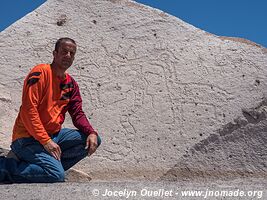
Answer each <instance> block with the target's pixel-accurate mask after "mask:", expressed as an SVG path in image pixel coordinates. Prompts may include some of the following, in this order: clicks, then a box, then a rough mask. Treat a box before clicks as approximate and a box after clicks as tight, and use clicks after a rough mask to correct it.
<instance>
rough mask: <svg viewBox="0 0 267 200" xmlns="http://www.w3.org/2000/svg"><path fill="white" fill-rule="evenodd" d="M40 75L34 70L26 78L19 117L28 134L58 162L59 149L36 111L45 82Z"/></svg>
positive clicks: (40, 72)
mask: <svg viewBox="0 0 267 200" xmlns="http://www.w3.org/2000/svg"><path fill="white" fill-rule="evenodd" d="M42 73H43V72H42V70H36V69H34V70H32V71H31V72H30V74H29V75H28V76H27V77H26V79H25V81H24V86H23V94H22V105H21V108H20V115H21V116H20V117H21V120H22V122H23V124H24V126H25V128H26V129H27V131H28V132H29V134H30V135H31V136H33V137H34V138H35V139H36V140H37V141H39V142H40V143H41V144H42V145H43V146H44V148H45V149H46V150H47V151H48V152H49V153H50V154H51V155H52V156H53V157H55V158H56V159H58V160H60V156H61V150H60V147H59V146H58V145H57V144H56V143H54V142H53V140H51V138H50V137H49V135H48V133H47V132H46V130H45V128H44V126H43V124H42V121H41V119H40V115H39V112H38V109H37V108H38V105H39V103H40V99H41V98H42V92H43V88H44V82H45V80H44V75H43V74H42Z"/></svg>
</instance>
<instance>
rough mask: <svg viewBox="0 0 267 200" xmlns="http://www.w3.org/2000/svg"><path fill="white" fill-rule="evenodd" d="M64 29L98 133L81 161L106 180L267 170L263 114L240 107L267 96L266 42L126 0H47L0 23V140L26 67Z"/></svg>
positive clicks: (48, 51) (46, 58)
mask: <svg viewBox="0 0 267 200" xmlns="http://www.w3.org/2000/svg"><path fill="white" fill-rule="evenodd" d="M64 36H68V37H71V38H73V39H75V40H76V42H77V44H78V52H77V56H76V60H75V63H74V65H73V67H72V69H70V71H69V73H70V74H72V76H73V77H74V78H75V79H76V81H77V82H78V83H79V85H80V90H81V92H82V96H83V101H84V104H83V105H84V106H83V108H84V110H85V112H86V114H87V116H88V117H89V120H90V122H91V123H92V125H93V126H94V127H95V128H96V129H97V130H98V131H99V133H100V135H101V136H102V139H103V144H102V145H101V147H100V148H99V150H98V152H97V153H96V154H94V155H93V156H92V157H91V158H89V159H85V160H84V161H82V162H81V163H80V164H79V165H77V166H76V168H77V169H79V170H82V171H84V172H86V173H89V176H90V177H92V178H93V179H103V180H108V179H159V178H160V179H164V180H166V179H168V180H176V179H177V177H178V178H179V176H185V177H187V178H192V176H194V177H198V176H200V177H211V176H213V177H216V178H223V177H224V176H223V172H225V173H226V174H229V173H232V172H233V173H234V175H235V176H243V175H244V174H245V175H246V176H248V175H252V176H254V175H257V176H266V173H267V169H266V165H267V156H266V151H267V150H266V137H267V136H266V123H267V122H266V119H265V118H266V117H265V114H263V115H264V117H263V118H261V120H260V121H259V122H258V121H257V123H254V122H250V121H249V119H247V118H246V116H245V115H246V114H244V110H246V109H251V108H256V107H257V106H258V105H260V103H261V102H264V99H265V97H266V92H267V90H266V89H267V87H266V84H267V76H266V75H267V53H266V49H265V48H263V47H260V46H258V45H254V44H253V43H244V42H239V41H233V39H227V38H225V37H223V38H220V37H218V36H215V35H211V34H209V33H207V32H205V31H202V30H200V29H197V28H195V27H193V26H191V25H189V24H186V23H185V22H183V21H181V20H179V19H177V18H175V17H172V16H170V15H167V14H165V13H163V12H161V11H159V10H156V9H152V8H149V7H145V6H143V5H140V4H137V3H135V2H133V1H128V0H88V1H83V0H76V1H71V0H48V1H47V2H46V3H45V4H43V5H42V6H41V7H39V8H38V9H37V10H35V11H34V12H32V13H30V14H29V15H27V16H25V17H24V18H23V19H21V20H19V21H18V22H16V23H15V24H13V25H12V26H11V27H9V28H7V29H6V30H4V31H3V32H1V33H0V54H1V57H0V64H1V72H0V87H1V90H0V127H1V130H0V137H1V139H0V144H1V146H3V147H5V148H7V147H8V145H9V143H10V136H11V132H12V126H13V123H14V120H15V118H16V114H17V112H18V109H19V106H20V102H21V89H22V84H23V79H24V77H25V76H26V74H27V73H28V71H29V70H30V68H32V67H33V66H34V65H36V64H38V63H50V62H51V60H52V51H53V48H54V43H55V41H56V40H57V39H58V38H60V37H64ZM257 112H258V111H257ZM249 113H251V112H249ZM260 113H264V111H262V112H260ZM238 119H242V120H241V122H240V121H238ZM234 120H235V121H234ZM236 120H237V121H238V122H236ZM240 123H241V124H240ZM236 124H238V125H236ZM230 125H231V126H233V127H236V126H237V127H238V128H236V129H235V128H234V130H232V128H227V127H228V126H230ZM65 126H66V127H70V126H71V121H70V120H69V119H68V120H67V122H66V123H65ZM196 169H198V170H197V171H196ZM209 170H212V172H210V173H207V171H209ZM191 172H192V173H191Z"/></svg>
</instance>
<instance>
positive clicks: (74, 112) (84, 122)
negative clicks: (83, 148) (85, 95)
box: [68, 79, 97, 135]
mask: <svg viewBox="0 0 267 200" xmlns="http://www.w3.org/2000/svg"><path fill="white" fill-rule="evenodd" d="M72 81H73V86H74V87H73V92H72V95H71V98H70V102H69V108H68V112H69V113H70V116H71V118H72V122H73V125H74V126H75V127H76V128H77V129H79V130H80V131H81V132H83V133H85V134H87V135H89V134H96V135H97V132H96V131H95V130H94V129H93V127H92V126H91V124H90V122H89V121H88V119H87V117H86V115H85V113H84V112H83V109H82V98H81V94H80V91H79V86H78V84H77V83H76V81H75V80H74V79H72Z"/></svg>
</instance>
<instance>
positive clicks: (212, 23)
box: [0, 0, 267, 47]
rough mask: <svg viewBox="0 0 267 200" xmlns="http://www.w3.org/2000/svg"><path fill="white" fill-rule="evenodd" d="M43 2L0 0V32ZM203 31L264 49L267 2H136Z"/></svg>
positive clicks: (165, 0) (197, 0)
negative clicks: (243, 39) (236, 39)
mask: <svg viewBox="0 0 267 200" xmlns="http://www.w3.org/2000/svg"><path fill="white" fill-rule="evenodd" d="M45 1H46V0H1V1H0V31H2V30H4V29H5V28H6V27H8V26H9V25H11V24H12V23H14V22H15V21H16V20H18V19H20V18H21V17H23V16H24V15H26V14H27V13H29V12H31V11H32V10H34V9H35V8H37V7H38V6H39V5H41V4H42V3H44V2H45ZM136 1H137V2H139V3H143V4H146V5H149V6H151V7H155V8H158V9H160V10H163V11H165V12H166V13H169V14H171V15H174V16H176V17H178V18H180V19H182V20H184V21H185V22H187V23H190V24H192V25H194V26H196V27H198V28H201V29H203V30H205V31H207V32H210V33H213V34H216V35H223V36H231V37H241V38H246V39H249V40H251V41H253V42H256V43H258V44H261V45H263V46H265V47H267V0H136Z"/></svg>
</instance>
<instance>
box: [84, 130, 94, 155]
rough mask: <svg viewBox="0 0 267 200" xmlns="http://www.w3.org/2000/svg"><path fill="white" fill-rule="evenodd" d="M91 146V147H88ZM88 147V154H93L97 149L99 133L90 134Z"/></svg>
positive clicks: (87, 142)
mask: <svg viewBox="0 0 267 200" xmlns="http://www.w3.org/2000/svg"><path fill="white" fill-rule="evenodd" d="M88 148H89V149H88ZM85 149H88V156H90V155H92V154H93V153H94V152H95V151H96V149H97V135H95V134H90V135H88V137H87V140H86V147H85Z"/></svg>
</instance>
